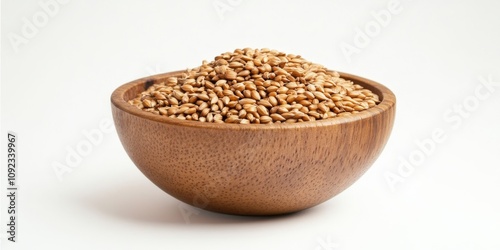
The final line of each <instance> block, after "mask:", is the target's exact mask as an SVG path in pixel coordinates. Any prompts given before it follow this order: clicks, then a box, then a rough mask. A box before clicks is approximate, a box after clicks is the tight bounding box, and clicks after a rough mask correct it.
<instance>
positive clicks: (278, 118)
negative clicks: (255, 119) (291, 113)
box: [261, 113, 286, 121]
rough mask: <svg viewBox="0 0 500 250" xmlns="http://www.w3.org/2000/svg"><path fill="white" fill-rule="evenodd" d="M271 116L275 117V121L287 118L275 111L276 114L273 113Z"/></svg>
mask: <svg viewBox="0 0 500 250" xmlns="http://www.w3.org/2000/svg"><path fill="white" fill-rule="evenodd" d="M270 116H271V118H272V119H273V121H284V120H286V119H285V117H283V116H281V115H280V114H276V113H275V114H271V115H270ZM261 119H262V117H261Z"/></svg>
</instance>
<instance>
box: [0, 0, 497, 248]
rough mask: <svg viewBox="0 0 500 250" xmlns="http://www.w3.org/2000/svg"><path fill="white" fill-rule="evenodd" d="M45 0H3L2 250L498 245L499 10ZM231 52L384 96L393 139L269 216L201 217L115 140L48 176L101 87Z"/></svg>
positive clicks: (73, 142) (105, 98) (92, 120)
mask: <svg viewBox="0 0 500 250" xmlns="http://www.w3.org/2000/svg"><path fill="white" fill-rule="evenodd" d="M54 1H55V0H52V1H50V0H40V1H17V0H5V1H3V0H2V2H1V4H2V6H1V22H2V23H1V35H2V37H1V43H2V44H1V145H2V151H1V152H2V153H1V157H2V170H1V181H2V183H1V188H2V190H5V188H6V185H7V184H6V166H5V165H6V160H5V159H6V144H7V142H6V134H7V131H9V130H12V131H15V132H16V133H17V134H18V146H17V147H18V148H17V149H18V157H19V158H18V168H19V169H18V170H19V173H18V178H19V179H18V185H19V187H20V190H19V197H18V198H19V200H18V208H19V210H18V216H19V217H18V218H19V221H18V228H19V229H18V242H17V243H15V244H12V243H10V242H7V240H6V236H7V235H6V233H5V232H6V226H5V224H6V223H7V222H6V220H5V218H6V217H5V215H6V210H5V209H6V206H7V205H6V203H5V201H6V199H5V198H6V197H5V192H4V191H2V196H1V198H2V223H1V230H0V233H1V236H2V249H4V248H5V249H311V250H316V249H325V250H330V249H411V250H420V249H479V250H482V249H500V239H499V238H498V236H499V235H500V194H499V191H500V164H499V162H500V153H499V152H500V132H499V122H500V111H499V110H500V70H499V69H500V30H499V27H500V17H499V14H498V13H499V11H500V2H498V1H494V0H489V1H487V0H482V1H410V0H400V1H395V2H394V1H392V2H393V4H394V6H395V7H394V6H393V7H388V5H390V2H391V1H390V0H377V1H369V2H368V1H361V0H353V1H340V0H330V1H326V0H314V1H313V0H312V1H285V0H281V1H264V0H252V1H250V0H204V1H160V0H156V1H118V0H116V1H81V0H71V1H67V0H66V1H62V0H61V1H60V2H54ZM48 2H52V3H56V5H50V8H49V9H48V10H45V9H44V7H43V6H42V5H43V3H48ZM40 3H42V4H40ZM216 7H217V8H216ZM224 8H226V9H224ZM388 11H392V12H388ZM374 13H375V16H377V14H376V13H386V14H387V13H390V19H389V18H388V17H387V16H384V18H385V21H383V23H380V22H381V21H377V18H376V17H375V16H374ZM380 18H381V17H379V19H380ZM33 19H35V21H34V20H33ZM28 23H31V24H32V25H34V27H35V29H36V30H34V29H31V30H29V28H26V27H27V26H29V25H31V24H28ZM32 28H33V27H32ZM23 32H24V33H23ZM361 33H362V34H361ZM363 34H364V35H366V36H367V37H364V38H365V39H364V40H363V39H362V38H363V36H364V35H363ZM23 39H24V40H23ZM356 39H357V41H356V42H355V40H356ZM349 46H351V47H349ZM243 47H253V48H262V47H268V48H273V49H277V50H280V51H284V52H287V53H293V54H300V55H302V56H303V57H304V58H306V59H308V60H310V61H313V62H317V63H320V64H323V65H325V66H326V67H328V68H330V69H335V70H339V71H344V72H349V73H353V74H357V75H360V76H363V77H366V78H370V79H373V80H375V81H378V82H380V83H382V84H384V85H386V86H387V87H389V88H390V89H391V90H393V92H394V93H395V94H396V96H397V115H396V122H395V125H394V129H393V132H392V135H391V138H390V140H389V142H388V144H387V145H386V148H385V150H384V151H383V153H382V155H381V156H380V157H379V158H378V160H377V161H376V163H375V164H374V165H373V166H372V168H371V169H370V170H369V171H368V172H367V173H366V174H365V175H364V176H363V177H362V178H361V179H360V180H359V181H358V182H356V183H355V184H354V185H353V186H351V187H350V188H349V189H347V190H346V191H345V192H343V193H342V194H340V195H338V196H337V197H335V198H333V199H331V200H329V201H327V202H325V203H323V204H321V205H319V206H317V207H314V208H312V209H309V210H306V211H303V212H301V213H298V214H293V215H289V216H284V217H277V218H276V217H273V218H255V217H238V216H228V215H221V214H215V213H210V212H206V211H199V210H195V209H193V208H190V207H189V206H187V205H183V204H182V203H181V202H179V201H177V200H176V199H174V198H172V197H170V196H169V195H167V194H165V193H163V192H162V191H160V190H159V189H158V188H157V187H155V186H154V185H153V184H152V183H151V182H149V181H148V180H147V179H146V178H145V177H144V176H143V175H142V174H141V173H140V172H139V170H138V169H137V168H136V167H135V166H134V165H133V163H132V162H131V161H130V159H129V158H128V156H127V155H126V153H125V151H124V150H123V148H122V146H121V144H120V142H119V140H118V137H117V135H116V133H115V131H114V129H113V130H111V132H109V131H103V130H101V131H100V132H99V133H102V140H98V141H97V142H96V143H95V145H93V146H92V148H91V149H90V150H89V152H88V154H87V155H86V156H83V157H82V159H81V162H79V163H78V164H74V165H75V166H73V168H71V169H72V172H70V173H65V174H64V175H62V181H59V180H58V178H57V176H56V173H55V172H54V169H53V166H54V165H55V164H57V162H58V163H61V164H66V165H67V163H66V162H65V161H66V159H65V158H66V157H67V156H68V154H69V152H70V151H68V150H72V149H75V148H76V147H77V146H78V145H80V144H82V143H83V144H85V143H86V142H85V141H87V139H86V137H85V136H84V132H85V131H87V132H89V131H94V132H96V130H99V129H100V128H99V124H100V123H106V122H109V121H111V112H110V101H109V98H110V95H111V92H112V91H113V90H114V89H115V88H117V87H118V86H120V85H121V84H123V83H126V82H128V81H131V80H134V79H137V78H140V77H144V76H147V75H151V74H155V73H161V72H167V71H173V70H180V69H185V68H188V67H195V66H198V65H199V64H201V61H202V60H203V59H207V60H211V59H213V57H214V56H216V55H218V54H220V53H222V52H225V51H232V50H234V49H235V48H243ZM347 47H349V48H350V49H351V50H350V53H351V54H349V53H344V52H345V51H344V52H343V48H344V49H345V48H347ZM353 48H354V50H353ZM347 52H349V51H347ZM480 78H483V79H486V80H487V81H488V79H489V81H490V83H492V82H496V86H489V89H488V88H487V87H486V86H485V85H484V83H482V82H481V81H480V80H479V79H480ZM477 91H479V92H477ZM461 109H462V110H463V111H462V112H461V113H459V112H460V111H458V110H461ZM434 131H438V132H439V131H441V132H442V133H444V136H443V138H438V140H434V141H432V142H431V141H430V140H431V139H432V134H433V133H434ZM418 142H420V143H422V142H425V143H426V144H425V146H426V148H427V150H425V149H421V148H419V146H418ZM431 144H432V145H433V146H431ZM405 161H408V162H409V163H408V164H412V165H411V166H408V164H407V165H406V168H405V167H403V165H404V162H405ZM387 176H390V177H391V178H392V179H390V180H392V182H391V181H388V179H387ZM179 208H182V209H179ZM182 212H185V213H186V212H187V213H188V214H184V215H185V216H183V214H182ZM189 213H194V214H189Z"/></svg>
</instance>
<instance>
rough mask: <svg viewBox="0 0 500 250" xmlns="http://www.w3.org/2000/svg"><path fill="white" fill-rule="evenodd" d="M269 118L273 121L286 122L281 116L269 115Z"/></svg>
mask: <svg viewBox="0 0 500 250" xmlns="http://www.w3.org/2000/svg"><path fill="white" fill-rule="evenodd" d="M271 118H272V119H273V121H280V122H281V121H284V120H286V119H285V117H283V116H281V115H280V114H271Z"/></svg>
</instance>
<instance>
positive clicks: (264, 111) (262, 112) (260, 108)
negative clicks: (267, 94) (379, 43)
mask: <svg viewBox="0 0 500 250" xmlns="http://www.w3.org/2000/svg"><path fill="white" fill-rule="evenodd" d="M257 112H258V113H259V114H260V115H262V116H264V115H266V116H267V115H269V111H268V110H267V108H266V107H265V106H264V105H259V106H257Z"/></svg>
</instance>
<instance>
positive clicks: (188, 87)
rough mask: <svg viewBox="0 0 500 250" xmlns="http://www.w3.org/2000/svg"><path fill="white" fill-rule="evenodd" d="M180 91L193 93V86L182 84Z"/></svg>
mask: <svg viewBox="0 0 500 250" xmlns="http://www.w3.org/2000/svg"><path fill="white" fill-rule="evenodd" d="M181 89H182V90H184V92H189V93H191V92H193V85H189V84H184V85H182V87H181Z"/></svg>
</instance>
